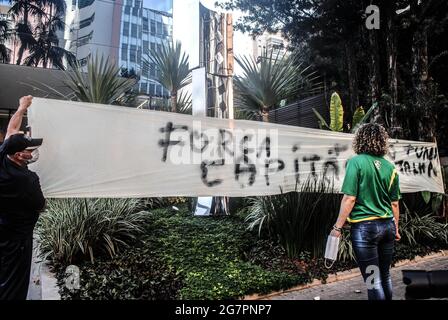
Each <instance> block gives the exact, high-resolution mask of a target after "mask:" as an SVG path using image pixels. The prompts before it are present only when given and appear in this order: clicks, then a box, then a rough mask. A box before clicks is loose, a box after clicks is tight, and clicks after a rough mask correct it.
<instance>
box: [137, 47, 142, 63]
mask: <svg viewBox="0 0 448 320" xmlns="http://www.w3.org/2000/svg"><path fill="white" fill-rule="evenodd" d="M137 61H138V62H140V61H142V47H138V49H137Z"/></svg>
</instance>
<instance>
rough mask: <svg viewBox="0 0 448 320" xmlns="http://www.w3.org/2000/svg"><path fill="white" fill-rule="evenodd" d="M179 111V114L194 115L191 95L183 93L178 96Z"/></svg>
mask: <svg viewBox="0 0 448 320" xmlns="http://www.w3.org/2000/svg"><path fill="white" fill-rule="evenodd" d="M177 110H178V112H179V113H184V114H192V101H191V94H190V93H187V92H181V93H180V94H179V95H178V96H177Z"/></svg>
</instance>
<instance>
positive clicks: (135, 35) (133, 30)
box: [131, 23, 138, 38]
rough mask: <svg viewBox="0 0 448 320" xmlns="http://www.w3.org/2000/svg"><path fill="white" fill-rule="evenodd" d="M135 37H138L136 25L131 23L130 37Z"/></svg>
mask: <svg viewBox="0 0 448 320" xmlns="http://www.w3.org/2000/svg"><path fill="white" fill-rule="evenodd" d="M137 35H138V33H137V25H136V24H135V23H133V24H132V25H131V37H133V38H137Z"/></svg>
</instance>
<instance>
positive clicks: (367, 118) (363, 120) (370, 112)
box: [351, 102, 378, 133]
mask: <svg viewBox="0 0 448 320" xmlns="http://www.w3.org/2000/svg"><path fill="white" fill-rule="evenodd" d="M376 108H378V103H377V102H375V103H374V104H372V106H371V107H370V108H369V110H367V112H366V114H365V115H364V117H363V118H362V119H361V121H359V122H358V123H357V124H356V126H353V127H352V130H351V132H352V133H354V132H355V131H356V130H358V128H359V127H360V126H361V125H362V124H364V123H366V122H367V120H369V118H370V116H371V115H372V113H373V111H374V110H375V109H376Z"/></svg>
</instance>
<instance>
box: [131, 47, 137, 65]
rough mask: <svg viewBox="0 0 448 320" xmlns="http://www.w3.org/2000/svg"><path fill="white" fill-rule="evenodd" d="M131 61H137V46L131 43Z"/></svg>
mask: <svg viewBox="0 0 448 320" xmlns="http://www.w3.org/2000/svg"><path fill="white" fill-rule="evenodd" d="M129 61H131V62H136V61H137V46H134V45H131V48H130V51H129Z"/></svg>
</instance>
